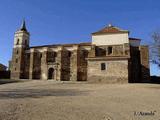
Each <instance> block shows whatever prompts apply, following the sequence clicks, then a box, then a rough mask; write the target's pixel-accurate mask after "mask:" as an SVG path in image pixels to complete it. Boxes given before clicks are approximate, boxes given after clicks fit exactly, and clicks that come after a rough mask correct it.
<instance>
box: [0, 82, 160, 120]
mask: <svg viewBox="0 0 160 120" xmlns="http://www.w3.org/2000/svg"><path fill="white" fill-rule="evenodd" d="M0 120H160V84H121V85H120V84H87V83H61V82H55V81H29V82H20V83H11V84H3V85H0Z"/></svg>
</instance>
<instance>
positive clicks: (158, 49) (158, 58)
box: [150, 30, 160, 68]
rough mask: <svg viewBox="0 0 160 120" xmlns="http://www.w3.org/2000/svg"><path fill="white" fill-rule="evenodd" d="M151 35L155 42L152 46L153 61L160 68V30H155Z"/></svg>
mask: <svg viewBox="0 0 160 120" xmlns="http://www.w3.org/2000/svg"><path fill="white" fill-rule="evenodd" d="M151 37H152V39H153V43H152V44H151V46H150V50H151V54H150V56H151V62H152V63H154V64H156V65H158V67H159V68H160V31H159V30H157V31H155V32H153V33H152V36H151Z"/></svg>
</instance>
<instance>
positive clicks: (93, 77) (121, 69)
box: [87, 60, 128, 83]
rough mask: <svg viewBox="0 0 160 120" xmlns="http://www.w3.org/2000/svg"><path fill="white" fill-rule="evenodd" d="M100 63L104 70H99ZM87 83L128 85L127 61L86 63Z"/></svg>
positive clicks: (92, 61)
mask: <svg viewBox="0 0 160 120" xmlns="http://www.w3.org/2000/svg"><path fill="white" fill-rule="evenodd" d="M101 63H105V64H106V70H101ZM87 80H88V82H91V83H92V82H94V83H96V82H103V83H128V60H108V61H106V60H101V61H94V60H91V61H88V79H87Z"/></svg>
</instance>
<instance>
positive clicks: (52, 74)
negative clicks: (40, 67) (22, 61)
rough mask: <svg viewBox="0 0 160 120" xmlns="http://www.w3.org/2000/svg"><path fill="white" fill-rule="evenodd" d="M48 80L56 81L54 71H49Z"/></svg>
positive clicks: (50, 69)
mask: <svg viewBox="0 0 160 120" xmlns="http://www.w3.org/2000/svg"><path fill="white" fill-rule="evenodd" d="M48 79H54V69H53V68H49V70H48Z"/></svg>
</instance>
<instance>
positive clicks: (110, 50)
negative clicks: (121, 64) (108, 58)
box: [108, 47, 112, 55]
mask: <svg viewBox="0 0 160 120" xmlns="http://www.w3.org/2000/svg"><path fill="white" fill-rule="evenodd" d="M110 54H112V47H108V55H110Z"/></svg>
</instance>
